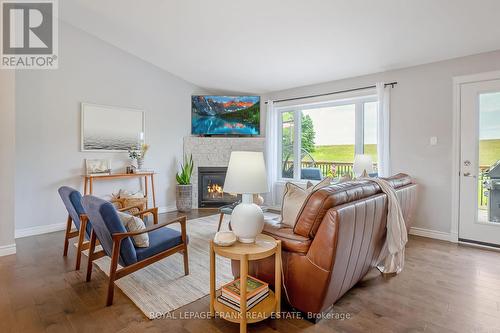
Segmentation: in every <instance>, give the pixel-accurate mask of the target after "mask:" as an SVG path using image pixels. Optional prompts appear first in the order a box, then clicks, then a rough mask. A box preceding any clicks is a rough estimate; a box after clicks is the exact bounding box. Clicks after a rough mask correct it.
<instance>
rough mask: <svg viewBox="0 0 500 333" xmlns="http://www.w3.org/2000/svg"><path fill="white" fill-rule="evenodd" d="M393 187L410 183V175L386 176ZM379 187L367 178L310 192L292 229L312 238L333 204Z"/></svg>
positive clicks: (374, 191) (373, 193)
mask: <svg viewBox="0 0 500 333" xmlns="http://www.w3.org/2000/svg"><path fill="white" fill-rule="evenodd" d="M386 180H387V181H388V182H389V183H390V184H391V185H392V186H393V187H394V188H398V187H402V186H406V185H408V184H411V182H412V181H411V178H410V176H408V175H406V174H402V173H400V174H397V175H395V176H392V177H389V178H386ZM381 192H382V190H381V189H380V187H379V186H378V185H377V184H376V183H374V182H371V181H369V180H357V181H348V182H344V183H339V184H335V185H331V186H327V187H324V188H322V189H320V190H318V191H315V192H314V193H312V194H311V195H310V196H309V197H308V198H307V199H306V201H305V202H304V204H303V205H302V208H301V210H300V212H299V215H298V218H297V223H296V224H295V227H294V229H293V231H294V232H295V233H296V234H298V235H301V236H304V237H310V238H314V236H315V234H316V231H317V230H318V227H319V224H320V223H321V221H322V220H323V217H324V216H325V214H326V212H327V211H328V210H329V209H330V208H332V207H335V206H339V205H342V204H345V203H348V202H352V201H356V200H360V199H364V198H367V197H369V196H372V195H375V194H377V193H381Z"/></svg>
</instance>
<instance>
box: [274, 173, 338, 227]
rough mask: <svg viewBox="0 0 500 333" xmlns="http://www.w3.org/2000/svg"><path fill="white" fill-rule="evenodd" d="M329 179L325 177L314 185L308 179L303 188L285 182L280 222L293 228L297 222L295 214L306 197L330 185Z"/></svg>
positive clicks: (296, 214) (297, 213)
mask: <svg viewBox="0 0 500 333" xmlns="http://www.w3.org/2000/svg"><path fill="white" fill-rule="evenodd" d="M331 181H332V179H331V178H329V177H326V178H325V179H323V180H322V181H320V182H319V183H317V184H316V185H314V186H313V184H312V183H311V182H309V181H308V182H307V185H306V188H305V189H304V188H302V187H300V186H298V185H295V184H293V183H290V182H287V183H286V184H285V190H284V192H283V200H282V203H281V223H283V224H285V225H287V226H289V227H291V228H293V227H294V226H295V223H296V222H297V216H298V215H299V212H300V209H301V208H302V205H303V204H304V202H305V200H306V199H307V197H308V196H309V195H310V194H311V193H313V192H314V191H316V190H318V189H320V188H322V187H325V186H328V185H330V183H331Z"/></svg>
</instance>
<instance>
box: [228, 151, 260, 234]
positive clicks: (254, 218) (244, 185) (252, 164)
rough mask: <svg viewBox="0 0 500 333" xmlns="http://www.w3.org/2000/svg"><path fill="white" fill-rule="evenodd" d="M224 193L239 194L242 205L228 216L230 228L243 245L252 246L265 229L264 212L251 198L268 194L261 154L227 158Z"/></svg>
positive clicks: (232, 155) (239, 154)
mask: <svg viewBox="0 0 500 333" xmlns="http://www.w3.org/2000/svg"><path fill="white" fill-rule="evenodd" d="M223 190H224V192H226V193H237V194H241V195H242V198H241V203H240V204H239V205H237V206H236V207H235V208H234V210H233V213H232V214H231V228H232V229H233V232H234V234H235V235H236V237H238V240H239V241H240V242H242V243H253V242H255V237H257V235H258V234H260V233H261V232H262V228H263V227H264V213H263V212H262V209H261V208H260V207H259V206H257V205H256V204H254V203H253V195H254V194H257V193H265V192H268V191H269V188H268V184H267V176H266V165H265V163H264V154H263V153H262V152H253V151H233V152H232V153H231V157H230V158H229V165H228V167H227V173H226V180H225V181H224V188H223Z"/></svg>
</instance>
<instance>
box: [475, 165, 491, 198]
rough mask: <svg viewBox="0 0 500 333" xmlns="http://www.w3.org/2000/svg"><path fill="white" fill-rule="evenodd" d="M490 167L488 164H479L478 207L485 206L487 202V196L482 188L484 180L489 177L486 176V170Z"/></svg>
mask: <svg viewBox="0 0 500 333" xmlns="http://www.w3.org/2000/svg"><path fill="white" fill-rule="evenodd" d="M489 168H490V167H489V166H488V165H480V166H479V176H478V177H477V179H478V182H479V184H478V185H479V207H483V208H485V207H486V204H487V202H488V197H487V196H486V194H485V192H486V189H485V188H484V182H485V181H486V180H487V179H489V177H487V176H486V171H487V170H488V169H489Z"/></svg>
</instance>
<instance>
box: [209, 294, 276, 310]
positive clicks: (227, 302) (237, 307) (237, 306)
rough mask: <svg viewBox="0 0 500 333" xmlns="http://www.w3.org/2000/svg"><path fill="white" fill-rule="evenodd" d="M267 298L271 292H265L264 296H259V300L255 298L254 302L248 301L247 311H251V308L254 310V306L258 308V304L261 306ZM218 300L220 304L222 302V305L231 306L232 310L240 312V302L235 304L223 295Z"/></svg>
mask: <svg viewBox="0 0 500 333" xmlns="http://www.w3.org/2000/svg"><path fill="white" fill-rule="evenodd" d="M267 296H269V290H267V291H265V292H264V293H263V294H261V295H259V296H258V297H257V298H255V299H254V300H252V301H250V300H248V301H247V310H250V309H251V308H253V307H254V306H256V305H257V304H259V303H260V302H261V301H263V300H264V299H265V298H266V297H267ZM217 300H218V301H219V302H221V303H222V304H224V305H226V306H229V307H230V308H231V309H234V310H240V303H239V302H235V301H234V300H232V299H228V298H226V297H225V296H223V295H220V296H219V297H217Z"/></svg>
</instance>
